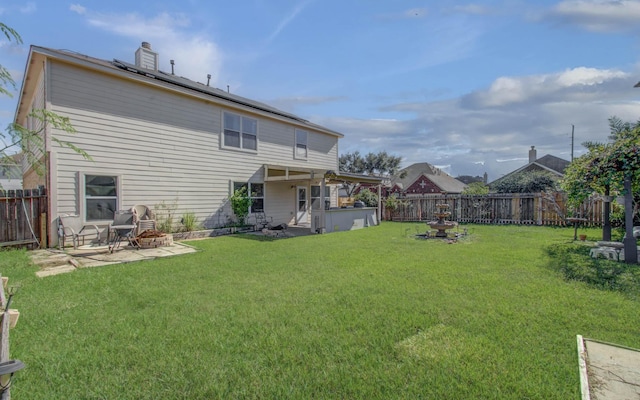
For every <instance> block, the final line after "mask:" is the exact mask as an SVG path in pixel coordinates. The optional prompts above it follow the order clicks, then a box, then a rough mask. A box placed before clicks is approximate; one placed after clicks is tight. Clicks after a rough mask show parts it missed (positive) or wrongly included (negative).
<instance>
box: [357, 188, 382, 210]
mask: <svg viewBox="0 0 640 400" xmlns="http://www.w3.org/2000/svg"><path fill="white" fill-rule="evenodd" d="M355 199H356V200H360V201H362V202H363V203H364V204H365V205H366V206H367V207H377V206H378V195H377V194H375V193H373V192H372V191H371V190H369V189H364V190H361V191H360V193H358V194H357V195H356V196H355Z"/></svg>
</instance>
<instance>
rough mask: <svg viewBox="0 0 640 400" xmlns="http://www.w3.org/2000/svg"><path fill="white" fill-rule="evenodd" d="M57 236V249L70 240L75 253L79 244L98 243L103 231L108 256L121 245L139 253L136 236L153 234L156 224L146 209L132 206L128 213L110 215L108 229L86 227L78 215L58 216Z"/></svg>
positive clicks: (125, 211) (118, 212)
mask: <svg viewBox="0 0 640 400" xmlns="http://www.w3.org/2000/svg"><path fill="white" fill-rule="evenodd" d="M58 221H59V222H58V223H59V225H58V236H59V238H60V245H61V246H62V248H64V246H65V240H66V239H71V241H72V243H73V248H74V249H77V248H78V246H79V245H80V240H82V244H83V245H84V241H85V239H86V238H89V239H92V240H97V241H98V244H101V243H102V236H103V232H104V231H105V230H106V231H107V235H106V242H107V244H108V245H109V252H110V253H112V252H113V251H114V250H115V249H116V248H118V247H120V244H121V243H122V242H123V241H126V242H127V243H128V244H129V245H130V246H132V247H134V248H136V249H139V248H140V242H139V241H138V236H139V235H140V234H141V233H142V232H144V231H146V230H149V229H151V230H155V229H156V221H155V219H153V214H152V213H151V210H150V209H149V207H147V206H144V205H136V206H134V207H132V208H131V209H129V210H120V211H116V212H115V213H114V217H113V221H112V222H111V223H110V224H109V226H106V227H105V226H98V225H97V224H86V223H84V222H83V221H82V217H81V216H80V215H68V214H65V215H61V216H60V217H59V218H58Z"/></svg>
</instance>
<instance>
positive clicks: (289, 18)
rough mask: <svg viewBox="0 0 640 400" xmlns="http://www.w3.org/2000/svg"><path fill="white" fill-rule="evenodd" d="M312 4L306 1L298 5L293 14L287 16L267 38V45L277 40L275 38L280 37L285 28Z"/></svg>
mask: <svg viewBox="0 0 640 400" xmlns="http://www.w3.org/2000/svg"><path fill="white" fill-rule="evenodd" d="M310 3H311V1H310V0H306V1H303V2H301V3H298V4H296V6H295V7H294V8H293V10H291V12H290V13H289V14H287V16H285V17H284V18H283V19H282V20H281V21H280V23H279V24H278V26H277V27H276V29H275V30H274V31H273V32H271V34H270V35H269V37H268V38H267V43H270V42H272V41H273V40H275V38H277V37H278V35H279V34H280V32H282V30H283V29H284V28H286V27H287V25H289V24H290V23H291V22H292V21H293V20H294V19H295V18H296V17H297V16H298V14H300V13H301V12H302V10H304V9H305V7H307V6H308V5H309V4H310Z"/></svg>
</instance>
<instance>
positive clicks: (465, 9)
mask: <svg viewBox="0 0 640 400" xmlns="http://www.w3.org/2000/svg"><path fill="white" fill-rule="evenodd" d="M453 10H454V11H456V12H461V13H463V14H473V15H486V14H489V13H490V10H489V8H488V7H486V6H484V5H480V4H465V5H460V6H455V7H454V8H453Z"/></svg>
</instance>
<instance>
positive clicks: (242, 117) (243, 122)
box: [220, 111, 259, 153]
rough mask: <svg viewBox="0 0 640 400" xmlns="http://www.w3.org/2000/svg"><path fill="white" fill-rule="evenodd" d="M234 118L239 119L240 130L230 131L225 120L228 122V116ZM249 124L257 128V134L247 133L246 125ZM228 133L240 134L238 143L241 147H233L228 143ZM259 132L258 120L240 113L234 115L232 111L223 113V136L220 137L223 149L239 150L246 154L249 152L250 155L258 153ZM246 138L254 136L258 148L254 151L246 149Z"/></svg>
mask: <svg viewBox="0 0 640 400" xmlns="http://www.w3.org/2000/svg"><path fill="white" fill-rule="evenodd" d="M227 114H228V115H229V116H232V117H237V118H239V120H240V127H239V129H240V130H236V129H230V128H227V127H226V126H225V120H226V118H225V117H226V115H227ZM248 123H252V124H253V125H254V126H255V132H249V131H246V128H245V125H247V124H248ZM227 131H229V132H234V133H237V134H238V142H239V146H232V145H229V144H227V143H226V139H227ZM258 131H259V127H258V119H256V118H253V117H247V116H245V115H242V114H238V113H233V112H230V111H222V134H221V137H220V146H221V148H223V149H230V150H237V151H244V152H248V153H257V152H258ZM246 136H253V138H254V140H255V144H256V146H255V147H256V148H255V149H252V148H247V147H245V143H244V142H245V137H246Z"/></svg>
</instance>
